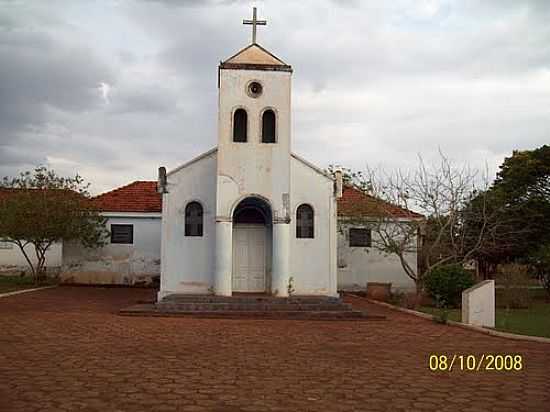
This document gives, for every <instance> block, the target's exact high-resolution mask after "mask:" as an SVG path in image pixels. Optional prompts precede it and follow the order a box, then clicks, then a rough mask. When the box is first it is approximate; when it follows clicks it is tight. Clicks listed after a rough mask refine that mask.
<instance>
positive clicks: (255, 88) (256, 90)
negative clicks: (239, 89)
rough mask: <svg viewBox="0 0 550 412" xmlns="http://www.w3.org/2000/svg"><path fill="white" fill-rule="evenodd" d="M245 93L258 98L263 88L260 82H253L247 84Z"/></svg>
mask: <svg viewBox="0 0 550 412" xmlns="http://www.w3.org/2000/svg"><path fill="white" fill-rule="evenodd" d="M246 91H247V93H248V95H249V96H250V97H259V96H260V95H261V94H262V91H263V87H262V85H261V83H260V82H257V81H253V82H250V83H249V84H248V87H247V90H246Z"/></svg>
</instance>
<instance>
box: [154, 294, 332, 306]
mask: <svg viewBox="0 0 550 412" xmlns="http://www.w3.org/2000/svg"><path fill="white" fill-rule="evenodd" d="M169 302H170V303H199V302H205V303H305V304H314V303H318V304H324V303H342V299H340V298H339V297H331V296H291V297H286V298H282V297H275V296H268V295H234V296H215V295H184V294H173V295H168V296H166V297H165V298H164V299H162V303H169Z"/></svg>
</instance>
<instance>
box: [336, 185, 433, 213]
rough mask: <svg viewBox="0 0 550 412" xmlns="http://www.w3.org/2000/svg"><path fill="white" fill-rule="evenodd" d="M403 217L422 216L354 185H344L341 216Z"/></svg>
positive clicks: (340, 205) (339, 208) (340, 204)
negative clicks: (371, 194)
mask: <svg viewBox="0 0 550 412" xmlns="http://www.w3.org/2000/svg"><path fill="white" fill-rule="evenodd" d="M388 214H389V215H390V216H393V217H400V218H401V217H402V218H422V217H423V216H422V215H421V214H418V213H415V212H413V211H411V210H407V209H403V208H401V207H399V206H395V205H392V204H390V203H387V202H384V201H383V200H380V199H377V198H375V197H374V196H370V195H368V194H366V193H364V192H362V191H361V190H359V189H357V188H355V187H353V186H344V190H343V193H342V197H341V198H340V199H338V215H340V216H358V215H364V216H383V215H388Z"/></svg>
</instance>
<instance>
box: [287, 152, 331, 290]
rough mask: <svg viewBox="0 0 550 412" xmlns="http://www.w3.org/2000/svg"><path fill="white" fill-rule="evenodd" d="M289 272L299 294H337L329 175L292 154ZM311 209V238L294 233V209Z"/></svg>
mask: <svg viewBox="0 0 550 412" xmlns="http://www.w3.org/2000/svg"><path fill="white" fill-rule="evenodd" d="M291 177H292V182H291V188H292V193H291V196H290V203H291V210H292V215H291V217H292V221H291V229H290V239H291V246H290V269H291V270H290V276H292V277H293V278H294V285H293V286H294V289H295V293H296V294H298V295H336V241H337V234H336V200H335V198H334V185H333V181H332V179H329V178H328V177H327V176H325V175H323V174H321V173H319V172H318V171H316V170H315V169H313V168H312V167H310V166H308V165H306V164H305V163H304V162H303V161H301V160H299V159H297V158H296V157H293V158H292V161H291ZM303 203H307V204H309V205H310V206H311V207H312V208H313V211H314V227H313V228H314V238H313V239H298V238H297V237H296V209H297V208H298V206H300V205H301V204H303Z"/></svg>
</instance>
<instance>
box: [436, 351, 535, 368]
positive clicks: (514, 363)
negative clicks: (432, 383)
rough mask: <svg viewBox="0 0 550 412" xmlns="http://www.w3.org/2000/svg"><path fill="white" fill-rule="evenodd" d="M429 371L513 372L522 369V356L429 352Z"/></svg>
mask: <svg viewBox="0 0 550 412" xmlns="http://www.w3.org/2000/svg"><path fill="white" fill-rule="evenodd" d="M428 367H429V368H430V370H431V371H433V372H437V371H441V372H445V371H446V372H452V371H453V370H460V371H468V372H480V371H496V372H513V371H521V370H523V367H524V363H523V356H522V355H518V354H481V355H465V354H456V353H455V354H449V355H442V354H431V355H430V356H429V357H428Z"/></svg>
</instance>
